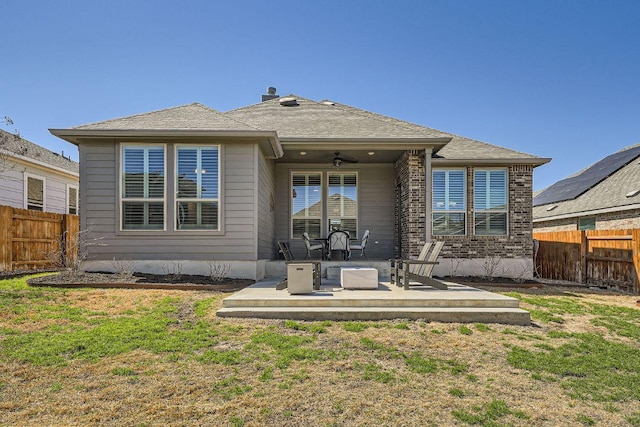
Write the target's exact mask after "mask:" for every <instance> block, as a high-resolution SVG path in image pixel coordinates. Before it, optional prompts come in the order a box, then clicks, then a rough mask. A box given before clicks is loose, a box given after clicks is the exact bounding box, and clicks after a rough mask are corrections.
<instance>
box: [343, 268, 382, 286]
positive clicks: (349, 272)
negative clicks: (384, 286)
mask: <svg viewBox="0 0 640 427" xmlns="http://www.w3.org/2000/svg"><path fill="white" fill-rule="evenodd" d="M340 284H341V285H342V288H343V289H377V288H378V270H376V269H375V268H369V267H353V268H343V269H341V270H340Z"/></svg>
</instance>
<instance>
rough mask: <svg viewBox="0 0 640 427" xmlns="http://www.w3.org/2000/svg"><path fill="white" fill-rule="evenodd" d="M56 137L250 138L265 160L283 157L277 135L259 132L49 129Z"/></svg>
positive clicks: (69, 139) (72, 139) (77, 139)
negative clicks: (265, 154) (256, 141)
mask: <svg viewBox="0 0 640 427" xmlns="http://www.w3.org/2000/svg"><path fill="white" fill-rule="evenodd" d="M49 132H50V133H51V134H52V135H55V136H57V137H58V138H61V139H63V140H65V141H67V142H70V143H72V144H74V145H79V144H80V140H81V139H84V138H98V139H100V138H158V137H215V138H250V139H256V140H258V142H259V143H260V146H261V147H262V148H263V150H264V151H265V153H267V158H273V159H278V158H280V157H282V156H283V155H284V151H283V150H282V145H281V144H280V140H279V139H278V134H277V133H276V132H274V131H261V130H224V129H223V130H216V129H49Z"/></svg>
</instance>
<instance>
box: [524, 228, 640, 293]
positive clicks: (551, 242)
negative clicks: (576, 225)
mask: <svg viewBox="0 0 640 427" xmlns="http://www.w3.org/2000/svg"><path fill="white" fill-rule="evenodd" d="M533 237H534V239H536V240H538V242H539V245H538V250H537V253H536V259H535V263H536V273H537V274H538V276H539V277H542V278H544V279H553V280H567V281H571V282H578V283H583V284H587V285H594V286H599V287H607V288H611V289H617V290H621V291H624V292H630V293H635V294H640V279H639V277H638V274H639V273H640V229H629V230H588V231H560V232H546V233H534V234H533Z"/></svg>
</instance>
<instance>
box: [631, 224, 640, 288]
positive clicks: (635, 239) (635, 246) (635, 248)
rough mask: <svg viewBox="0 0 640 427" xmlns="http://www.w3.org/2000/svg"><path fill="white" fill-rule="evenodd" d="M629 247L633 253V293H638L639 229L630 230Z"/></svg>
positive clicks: (639, 281)
mask: <svg viewBox="0 0 640 427" xmlns="http://www.w3.org/2000/svg"><path fill="white" fill-rule="evenodd" d="M631 236H632V239H631V248H632V253H633V267H634V270H635V275H634V277H633V282H634V283H633V293H634V294H636V295H638V294H640V229H638V228H634V229H633V230H631Z"/></svg>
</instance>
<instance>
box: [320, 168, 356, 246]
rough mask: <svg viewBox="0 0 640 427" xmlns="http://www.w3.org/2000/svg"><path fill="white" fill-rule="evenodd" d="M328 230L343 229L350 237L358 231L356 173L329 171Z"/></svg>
mask: <svg viewBox="0 0 640 427" xmlns="http://www.w3.org/2000/svg"><path fill="white" fill-rule="evenodd" d="M327 217H328V219H329V228H328V229H329V231H332V230H344V231H347V232H348V233H349V234H350V235H351V236H352V237H355V236H356V235H357V233H358V175H357V174H356V173H353V172H351V173H329V195H328V196H327Z"/></svg>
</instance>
